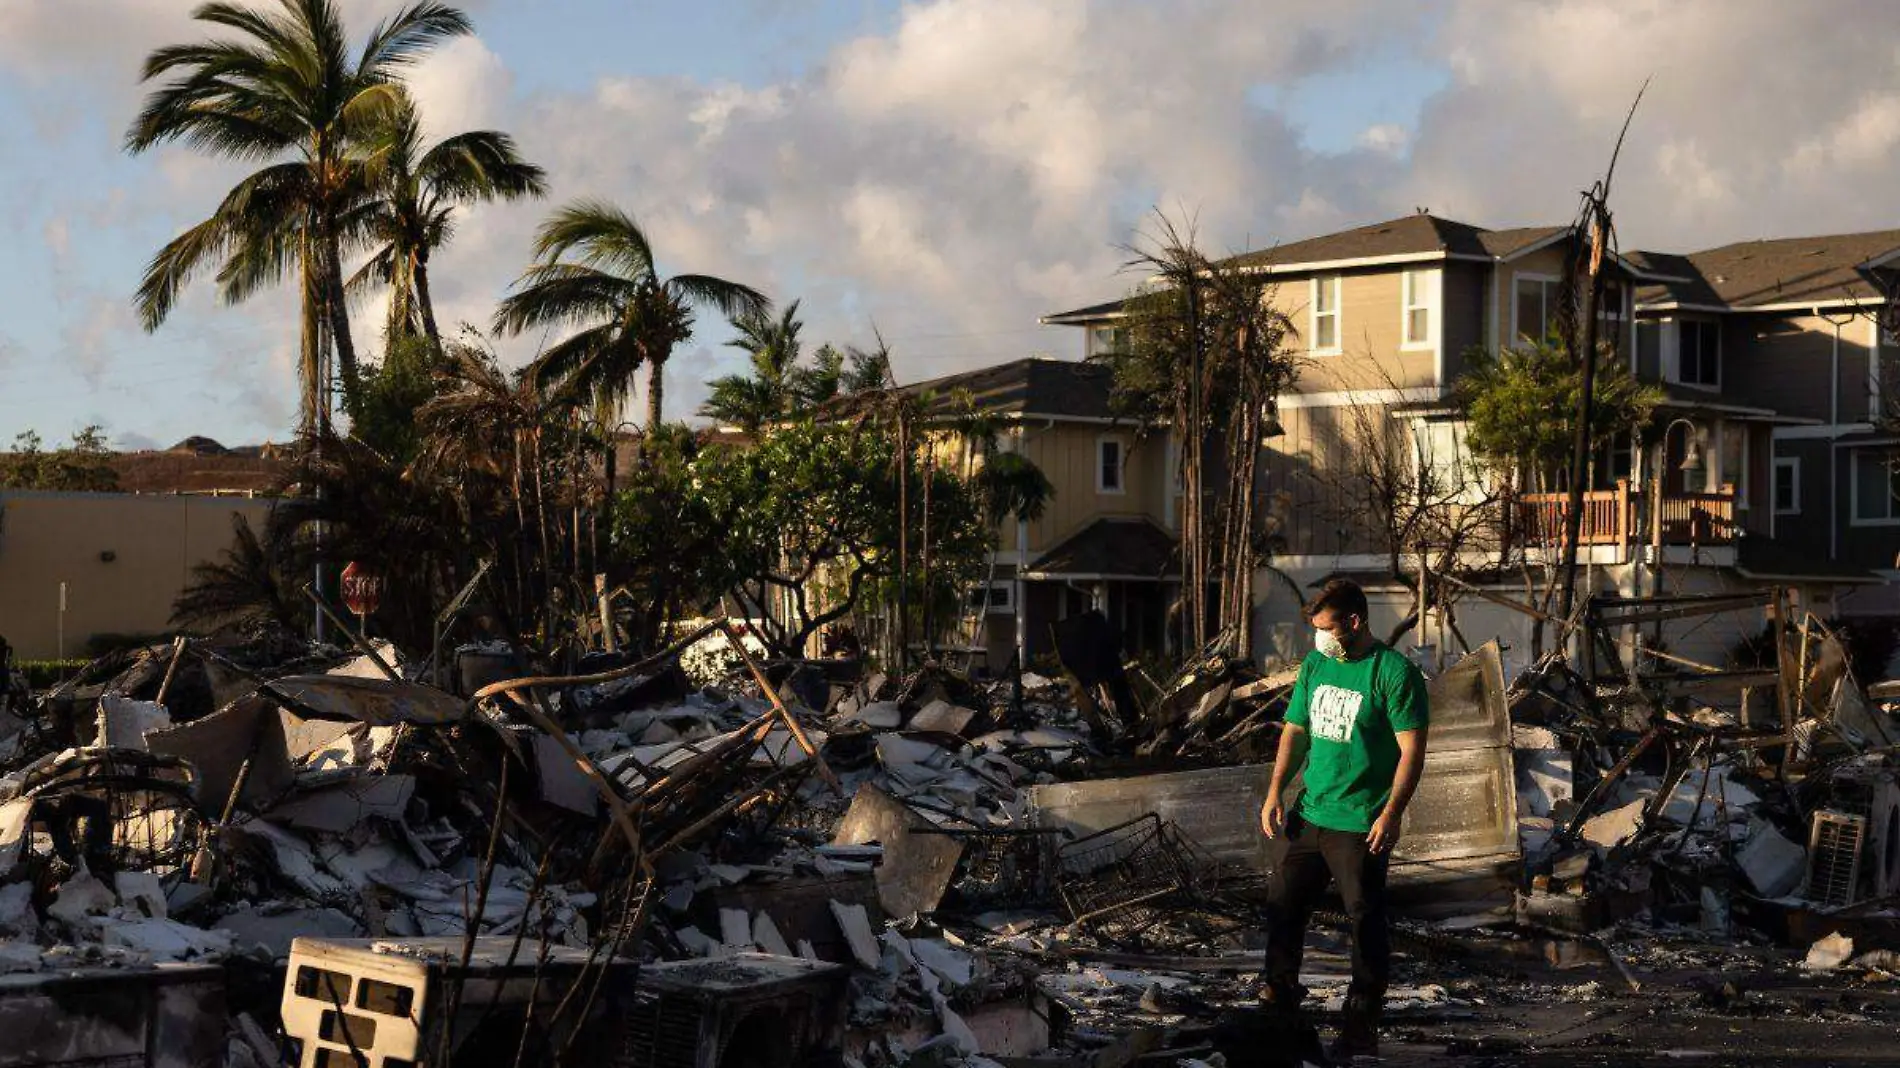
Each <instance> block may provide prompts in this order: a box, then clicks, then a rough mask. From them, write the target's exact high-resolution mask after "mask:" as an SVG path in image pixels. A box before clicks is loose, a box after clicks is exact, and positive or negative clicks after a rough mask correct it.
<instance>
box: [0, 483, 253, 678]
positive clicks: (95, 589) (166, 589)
mask: <svg viewBox="0 0 1900 1068" xmlns="http://www.w3.org/2000/svg"><path fill="white" fill-rule="evenodd" d="M270 508H271V502H270V501H269V500H265V499H252V498H245V497H221V496H201V495H190V494H178V495H174V494H132V493H42V492H34V491H25V490H0V636H4V637H5V638H6V640H7V641H8V642H10V643H11V644H12V645H13V648H14V651H15V655H17V656H19V657H21V658H23V659H50V658H53V657H56V656H62V655H63V656H67V657H75V656H80V655H82V651H83V649H84V648H85V644H86V640H87V639H88V638H90V637H92V636H93V635H95V634H159V633H165V632H168V631H169V630H170V629H171V627H170V624H169V622H168V621H169V619H170V617H171V608H172V601H173V600H174V599H175V598H176V597H177V596H178V594H179V592H180V591H181V590H183V589H184V588H185V585H186V584H187V583H188V582H189V580H190V575H191V569H192V567H193V566H194V565H196V564H199V563H203V562H207V561H212V560H216V559H217V558H218V557H219V556H220V555H222V554H223V552H224V550H225V549H227V548H229V547H230V545H231V523H232V517H233V516H234V515H241V516H244V517H245V518H246V519H248V520H249V521H250V523H251V525H252V526H253V527H256V528H260V529H261V528H262V526H263V523H264V521H265V518H266V516H268V514H269V512H270Z"/></svg>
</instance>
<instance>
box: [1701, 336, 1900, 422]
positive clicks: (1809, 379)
mask: <svg viewBox="0 0 1900 1068" xmlns="http://www.w3.org/2000/svg"><path fill="white" fill-rule="evenodd" d="M1839 330H1840V365H1839V375H1840V377H1839V381H1838V405H1839V407H1838V414H1839V418H1835V415H1836V403H1837V402H1836V392H1837V383H1836V381H1835V379H1834V377H1833V374H1834V367H1835V365H1834V351H1835V324H1833V323H1830V322H1828V321H1827V320H1826V319H1823V318H1820V317H1817V316H1812V315H1729V316H1725V317H1724V318H1723V322H1722V389H1721V392H1720V396H1721V397H1722V398H1723V399H1725V400H1729V401H1732V402H1734V403H1737V404H1748V405H1753V406H1755V407H1760V408H1770V409H1773V410H1774V411H1776V412H1778V413H1780V414H1782V415H1792V416H1800V417H1802V418H1807V419H1819V420H1821V421H1822V422H1824V423H1855V422H1860V421H1862V420H1865V419H1866V418H1867V416H1868V409H1869V403H1868V394H1869V390H1868V386H1867V377H1868V363H1869V358H1870V350H1869V330H1868V328H1867V323H1866V320H1864V319H1853V320H1851V321H1848V322H1846V323H1844V324H1842V325H1841V326H1840V328H1839Z"/></svg>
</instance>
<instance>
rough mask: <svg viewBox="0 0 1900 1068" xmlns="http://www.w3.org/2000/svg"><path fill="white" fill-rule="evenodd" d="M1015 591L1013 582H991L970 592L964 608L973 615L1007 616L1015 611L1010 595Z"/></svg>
mask: <svg viewBox="0 0 1900 1068" xmlns="http://www.w3.org/2000/svg"><path fill="white" fill-rule="evenodd" d="M1015 589H1016V584H1015V583H1013V582H991V583H988V584H987V585H979V586H977V587H976V588H975V589H973V590H971V591H970V596H969V601H968V603H967V604H966V605H965V608H966V609H967V610H968V611H969V612H970V614H972V615H974V614H976V613H978V612H982V613H984V614H986V615H997V614H1005V615H1006V614H1008V613H1011V612H1014V611H1015V610H1016V607H1015V604H1014V602H1013V601H1012V600H1011V595H1012V594H1013V593H1014V591H1015Z"/></svg>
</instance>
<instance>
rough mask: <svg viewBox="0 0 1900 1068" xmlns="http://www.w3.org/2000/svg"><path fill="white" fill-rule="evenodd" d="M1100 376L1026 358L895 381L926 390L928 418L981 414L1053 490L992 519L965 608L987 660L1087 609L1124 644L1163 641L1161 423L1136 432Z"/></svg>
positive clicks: (1168, 457)
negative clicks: (1036, 502) (985, 565)
mask: <svg viewBox="0 0 1900 1068" xmlns="http://www.w3.org/2000/svg"><path fill="white" fill-rule="evenodd" d="M1109 384H1110V383H1109V372H1108V369H1107V368H1106V367H1103V366H1101V365H1098V364H1091V363H1078V362H1075V361H1070V360H1052V359H1043V358H1029V359H1021V360H1013V361H1011V362H1009V363H1004V364H998V365H996V366H993V367H985V368H982V369H980V370H976V371H970V372H966V373H964V374H958V375H950V376H946V377H943V378H937V379H932V380H929V381H926V382H918V383H915V384H912V385H907V386H903V387H901V388H902V389H903V391H904V392H906V393H910V394H913V395H916V396H920V397H924V398H925V399H926V402H927V405H928V408H927V410H928V411H929V412H930V413H931V414H932V415H933V417H935V418H936V420H937V421H938V425H939V426H940V427H942V426H947V425H949V424H950V423H951V422H952V421H953V420H954V419H955V418H956V417H957V416H958V415H959V414H960V413H963V412H965V411H967V410H972V409H973V410H975V411H978V412H982V413H984V414H985V415H987V416H988V417H990V418H991V419H992V420H994V421H995V423H996V424H997V425H998V434H997V447H998V448H999V449H1001V450H1003V451H1007V452H1017V453H1021V454H1022V455H1024V456H1025V457H1027V458H1028V459H1029V460H1030V461H1031V462H1032V463H1034V464H1035V465H1036V466H1037V467H1038V468H1040V469H1041V470H1042V472H1043V474H1044V475H1046V476H1047V477H1048V479H1049V481H1050V483H1051V485H1052V486H1053V487H1054V489H1055V495H1054V496H1053V497H1052V498H1051V499H1050V501H1049V502H1048V505H1047V507H1046V509H1045V510H1044V512H1043V514H1042V515H1041V516H1040V517H1039V518H1037V519H1035V520H1032V521H1028V522H1021V523H1017V522H1005V523H1003V524H1002V525H1001V526H1000V527H999V529H998V530H997V532H996V544H997V546H998V551H997V555H996V571H995V576H994V581H992V582H991V583H990V584H989V587H988V589H987V590H978V591H976V593H975V594H974V595H973V599H972V603H971V604H970V606H969V609H970V611H971V612H972V613H975V614H980V615H981V616H982V623H981V626H980V627H979V632H980V634H981V638H980V641H979V645H980V646H981V648H982V650H983V656H984V660H985V662H986V663H987V664H988V666H989V667H990V668H991V669H992V670H1000V669H1001V668H1002V666H1003V665H1004V664H1006V663H1008V662H1009V660H1010V658H1011V656H1012V655H1013V654H1014V651H1015V649H1016V647H1017V642H1018V635H1020V636H1021V642H1022V645H1023V648H1024V650H1025V652H1026V653H1027V654H1028V656H1030V657H1032V658H1033V657H1037V656H1042V655H1046V654H1048V653H1050V652H1051V651H1052V650H1053V648H1054V647H1053V643H1052V640H1051V627H1052V625H1053V624H1055V623H1058V622H1060V621H1061V620H1064V619H1067V618H1069V617H1070V616H1074V615H1078V614H1080V613H1083V612H1086V611H1088V610H1090V609H1100V610H1101V611H1102V612H1103V614H1104V615H1106V616H1107V618H1108V619H1109V621H1110V622H1111V623H1112V624H1113V625H1114V626H1115V628H1116V629H1117V631H1118V632H1119V633H1120V635H1121V640H1122V647H1123V649H1124V650H1125V651H1127V652H1129V653H1130V654H1135V655H1139V654H1141V653H1144V652H1151V651H1154V652H1158V651H1160V650H1162V649H1163V648H1164V647H1165V646H1166V644H1167V641H1168V633H1167V632H1168V627H1167V611H1168V606H1169V605H1170V604H1171V603H1172V602H1173V601H1175V600H1176V599H1177V598H1178V596H1179V593H1178V584H1179V568H1178V566H1177V565H1176V563H1175V550H1176V536H1175V529H1176V528H1175V524H1176V517H1177V515H1178V511H1177V505H1178V497H1179V494H1178V492H1177V491H1176V489H1175V478H1174V464H1173V455H1172V446H1171V444H1170V440H1169V435H1168V434H1167V432H1166V431H1165V430H1154V431H1150V432H1149V433H1147V434H1143V433H1140V432H1139V428H1138V427H1137V426H1136V425H1135V424H1134V423H1133V422H1131V421H1129V420H1127V419H1122V418H1117V417H1116V415H1115V414H1114V412H1113V411H1111V409H1110V406H1109ZM966 405H967V406H968V407H967V408H966V407H965V406H966ZM950 445H951V448H952V451H958V450H960V449H961V444H960V443H957V442H951V443H950Z"/></svg>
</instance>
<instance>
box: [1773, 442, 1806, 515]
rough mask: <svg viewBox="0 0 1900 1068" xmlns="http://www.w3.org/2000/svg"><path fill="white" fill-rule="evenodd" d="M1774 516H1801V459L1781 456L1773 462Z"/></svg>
mask: <svg viewBox="0 0 1900 1068" xmlns="http://www.w3.org/2000/svg"><path fill="white" fill-rule="evenodd" d="M1775 514H1776V515H1800V514H1801V458H1800V457H1799V456H1781V457H1777V458H1776V460H1775Z"/></svg>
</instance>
